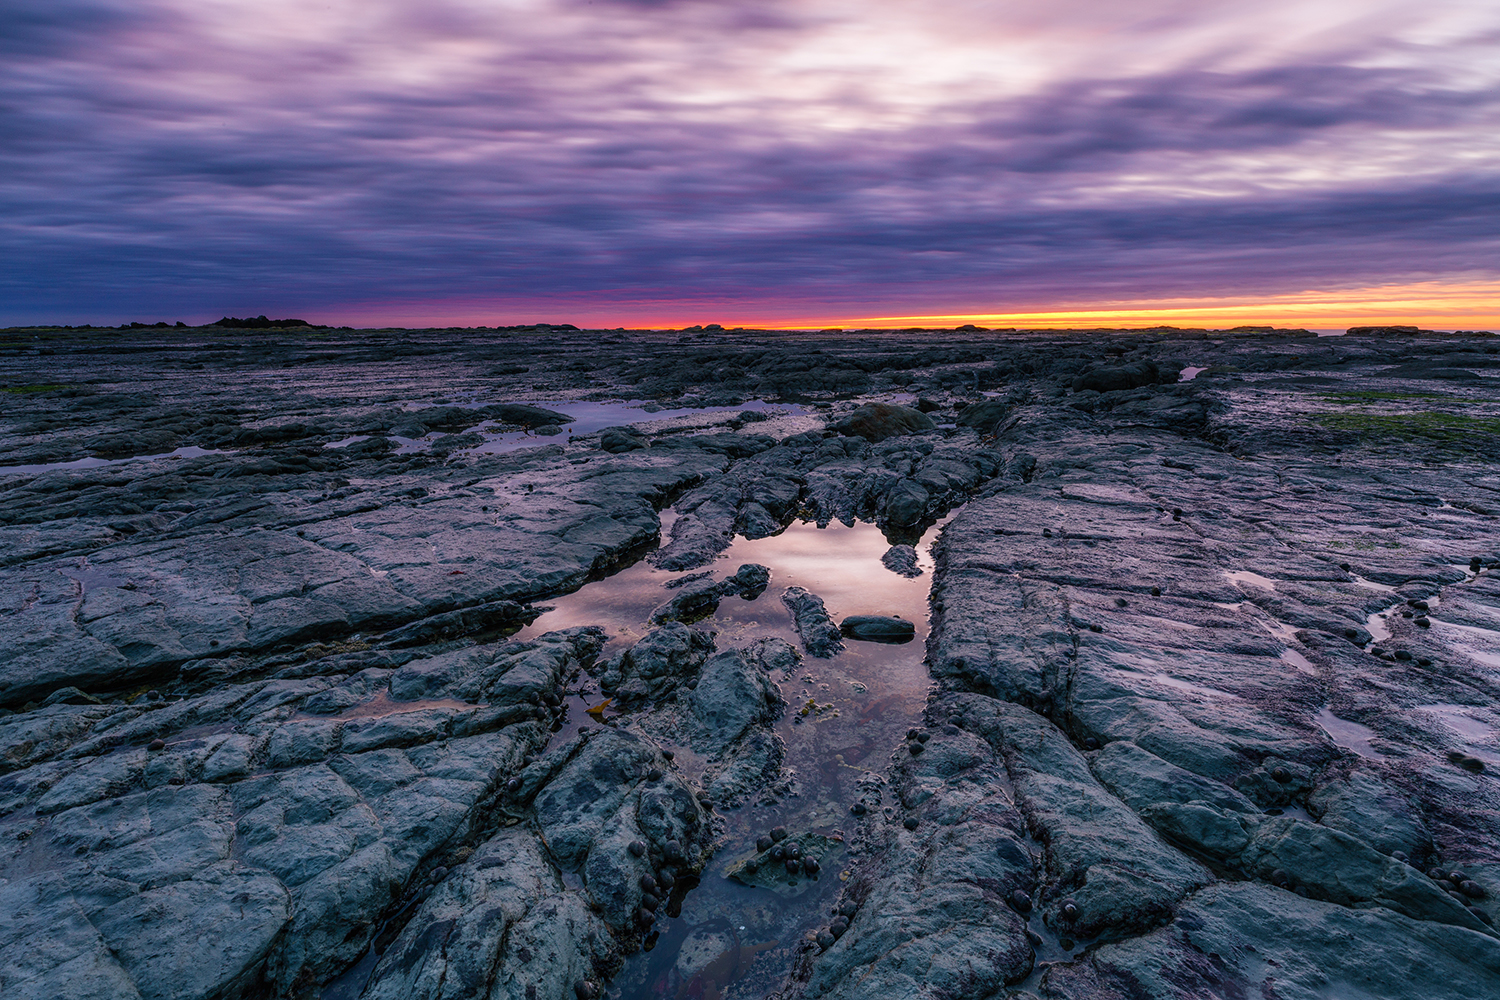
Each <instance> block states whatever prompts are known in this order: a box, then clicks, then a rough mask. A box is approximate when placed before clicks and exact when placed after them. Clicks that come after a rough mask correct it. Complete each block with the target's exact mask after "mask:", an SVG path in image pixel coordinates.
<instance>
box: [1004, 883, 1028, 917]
mask: <svg viewBox="0 0 1500 1000" xmlns="http://www.w3.org/2000/svg"><path fill="white" fill-rule="evenodd" d="M1008 898H1009V900H1010V905H1011V906H1013V907H1015V909H1016V912H1018V913H1030V912H1031V897H1030V896H1028V895H1027V894H1026V893H1024V892H1022V891H1021V890H1020V889H1013V890H1011V894H1010V896H1009V897H1008Z"/></svg>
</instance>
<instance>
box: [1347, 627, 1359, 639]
mask: <svg viewBox="0 0 1500 1000" xmlns="http://www.w3.org/2000/svg"><path fill="white" fill-rule="evenodd" d="M1344 638H1345V639H1348V640H1350V641H1351V642H1352V641H1353V640H1355V639H1358V638H1359V629H1356V628H1346V629H1344Z"/></svg>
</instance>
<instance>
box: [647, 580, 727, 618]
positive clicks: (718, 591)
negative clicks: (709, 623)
mask: <svg viewBox="0 0 1500 1000" xmlns="http://www.w3.org/2000/svg"><path fill="white" fill-rule="evenodd" d="M723 596H724V594H723V590H722V588H721V587H720V585H719V584H717V583H712V582H709V581H704V582H702V583H698V584H695V585H693V584H690V585H688V586H686V587H683V588H682V589H681V590H679V591H678V592H677V593H676V594H674V595H673V596H672V599H671V600H670V601H668V602H667V603H666V604H663V605H662V606H661V607H659V608H657V609H656V610H655V611H653V612H652V613H651V623H652V624H653V625H660V624H662V623H663V622H676V621H688V622H691V621H697V620H698V619H700V618H706V617H708V616H709V615H711V614H713V613H714V611H715V610H716V609H717V608H718V606H719V601H720V600H721V599H722V598H723Z"/></svg>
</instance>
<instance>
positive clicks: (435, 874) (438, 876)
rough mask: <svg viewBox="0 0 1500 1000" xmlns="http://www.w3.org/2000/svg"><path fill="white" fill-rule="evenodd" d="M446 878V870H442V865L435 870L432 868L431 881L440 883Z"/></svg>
mask: <svg viewBox="0 0 1500 1000" xmlns="http://www.w3.org/2000/svg"><path fill="white" fill-rule="evenodd" d="M447 877H448V869H446V868H444V867H443V866H442V865H438V866H437V867H436V868H434V869H433V870H432V880H433V881H434V882H441V881H442V880H443V879H445V878H447Z"/></svg>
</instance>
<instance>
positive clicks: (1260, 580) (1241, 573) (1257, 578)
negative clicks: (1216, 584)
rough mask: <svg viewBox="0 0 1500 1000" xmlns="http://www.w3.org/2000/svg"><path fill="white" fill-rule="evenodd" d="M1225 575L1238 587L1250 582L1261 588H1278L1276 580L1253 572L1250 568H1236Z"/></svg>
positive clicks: (1253, 585)
mask: <svg viewBox="0 0 1500 1000" xmlns="http://www.w3.org/2000/svg"><path fill="white" fill-rule="evenodd" d="M1224 575H1225V576H1226V577H1228V578H1229V582H1230V583H1232V584H1234V585H1235V586H1237V587H1239V586H1243V585H1245V584H1247V583H1248V584H1250V585H1251V586H1252V587H1259V588H1260V589H1261V590H1275V589H1276V581H1275V580H1272V579H1270V578H1268V577H1264V576H1261V575H1260V574H1259V573H1251V572H1250V571H1249V570H1234V571H1233V572H1225V574H1224Z"/></svg>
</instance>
